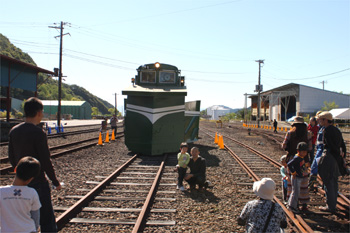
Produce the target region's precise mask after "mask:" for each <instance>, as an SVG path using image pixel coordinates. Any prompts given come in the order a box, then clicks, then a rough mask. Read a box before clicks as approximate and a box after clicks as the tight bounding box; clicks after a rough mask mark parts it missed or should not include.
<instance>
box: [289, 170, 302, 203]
mask: <svg viewBox="0 0 350 233" xmlns="http://www.w3.org/2000/svg"><path fill="white" fill-rule="evenodd" d="M302 180H303V178H299V177H296V176H292V193H291V194H290V197H289V200H288V205H289V206H290V207H292V208H294V209H297V208H298V200H299V194H300V186H301V181H302Z"/></svg>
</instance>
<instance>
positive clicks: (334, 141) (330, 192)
mask: <svg viewBox="0 0 350 233" xmlns="http://www.w3.org/2000/svg"><path fill="white" fill-rule="evenodd" d="M319 119H320V121H322V124H323V126H324V127H325V129H324V138H323V141H324V150H323V154H322V156H321V159H320V162H319V164H318V173H319V174H320V176H321V178H322V181H323V185H324V186H325V191H326V198H327V206H325V207H323V206H322V207H321V208H320V210H321V211H327V212H331V213H335V212H336V204H337V197H338V176H339V175H342V176H343V175H346V174H347V169H346V165H345V164H344V158H345V155H346V147H345V143H344V140H343V136H342V134H341V132H340V130H339V129H338V128H336V127H335V126H333V124H332V121H333V116H332V114H331V113H330V112H322V113H321V114H320V115H319Z"/></svg>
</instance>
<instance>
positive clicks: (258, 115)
mask: <svg viewBox="0 0 350 233" xmlns="http://www.w3.org/2000/svg"><path fill="white" fill-rule="evenodd" d="M256 62H259V81H258V86H257V87H256V90H255V91H257V92H258V109H257V110H258V114H257V120H258V127H260V105H261V104H260V92H261V91H262V86H261V85H260V77H261V64H264V60H257V61H256Z"/></svg>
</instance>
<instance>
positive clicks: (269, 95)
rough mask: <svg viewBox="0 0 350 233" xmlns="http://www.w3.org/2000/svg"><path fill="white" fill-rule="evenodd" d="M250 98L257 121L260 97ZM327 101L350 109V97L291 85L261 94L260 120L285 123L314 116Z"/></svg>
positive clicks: (254, 118)
mask: <svg viewBox="0 0 350 233" xmlns="http://www.w3.org/2000/svg"><path fill="white" fill-rule="evenodd" d="M250 98H251V100H252V105H251V106H252V117H253V119H252V120H256V117H257V106H258V104H257V103H258V96H257V95H252V96H250ZM325 101H327V102H333V101H334V102H335V104H336V105H338V107H339V108H349V107H350V96H349V95H344V94H341V93H337V92H332V91H327V90H322V89H318V88H314V87H309V86H305V85H301V84H295V83H290V84H287V85H284V86H281V87H277V88H274V89H271V90H269V91H264V92H261V102H260V103H261V111H260V119H261V120H273V119H276V120H278V121H285V120H286V119H288V118H290V117H292V116H296V115H302V116H306V114H310V115H313V114H315V113H316V112H317V111H319V110H320V109H321V108H322V107H324V102H325ZM270 116H271V117H270Z"/></svg>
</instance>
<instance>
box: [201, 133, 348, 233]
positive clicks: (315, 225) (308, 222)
mask: <svg viewBox="0 0 350 233" xmlns="http://www.w3.org/2000/svg"><path fill="white" fill-rule="evenodd" d="M202 130H203V128H202ZM205 130H206V131H209V132H210V134H208V132H205V133H206V134H208V135H209V136H210V137H213V136H211V135H215V132H214V131H211V130H208V129H205ZM224 138H225V139H226V140H225V149H226V150H227V151H228V152H229V153H230V154H231V155H232V156H233V157H234V158H235V159H236V160H237V163H238V164H239V165H238V164H233V165H232V169H233V170H234V172H235V173H237V175H239V174H242V169H244V171H245V172H247V173H248V174H249V177H252V179H253V181H255V180H258V179H261V178H263V177H270V178H272V179H273V180H275V181H278V180H281V175H280V173H279V168H280V166H281V164H279V163H278V162H275V161H274V160H273V159H271V158H269V156H266V155H264V154H263V153H261V152H259V151H257V150H255V149H253V148H251V147H249V146H247V145H245V144H243V143H240V142H238V141H237V140H235V139H233V138H231V137H229V136H225V135H224ZM231 148H235V149H234V150H235V151H236V152H234V151H233V149H231ZM237 154H238V155H237ZM240 167H242V168H240ZM237 170H238V171H237ZM249 177H244V176H242V183H238V184H237V186H239V187H238V189H240V190H243V193H246V192H249V191H250V190H251V187H252V182H251V178H249ZM276 184H277V190H276V196H275V198H274V200H275V202H277V203H279V204H280V205H281V206H282V207H283V209H284V210H285V213H286V216H288V218H289V220H290V227H291V229H293V231H297V232H312V231H313V230H317V231H328V230H330V231H332V232H339V231H342V232H343V231H344V232H348V231H349V223H350V221H349V205H350V203H349V202H348V201H349V200H347V198H345V199H342V196H341V195H340V197H339V198H338V200H339V203H338V205H337V208H338V210H339V211H338V214H337V216H332V215H330V214H327V213H323V212H320V211H318V209H317V207H318V206H320V205H324V200H323V196H320V195H315V194H313V195H312V197H311V198H312V201H311V203H310V205H309V211H307V212H305V213H302V214H298V215H294V214H293V213H292V212H290V211H289V210H287V209H286V207H285V206H284V205H283V203H282V202H281V201H280V200H281V199H282V198H281V190H280V187H281V185H280V184H279V182H276ZM322 191H323V190H320V189H319V192H320V193H321V194H324V192H322Z"/></svg>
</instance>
